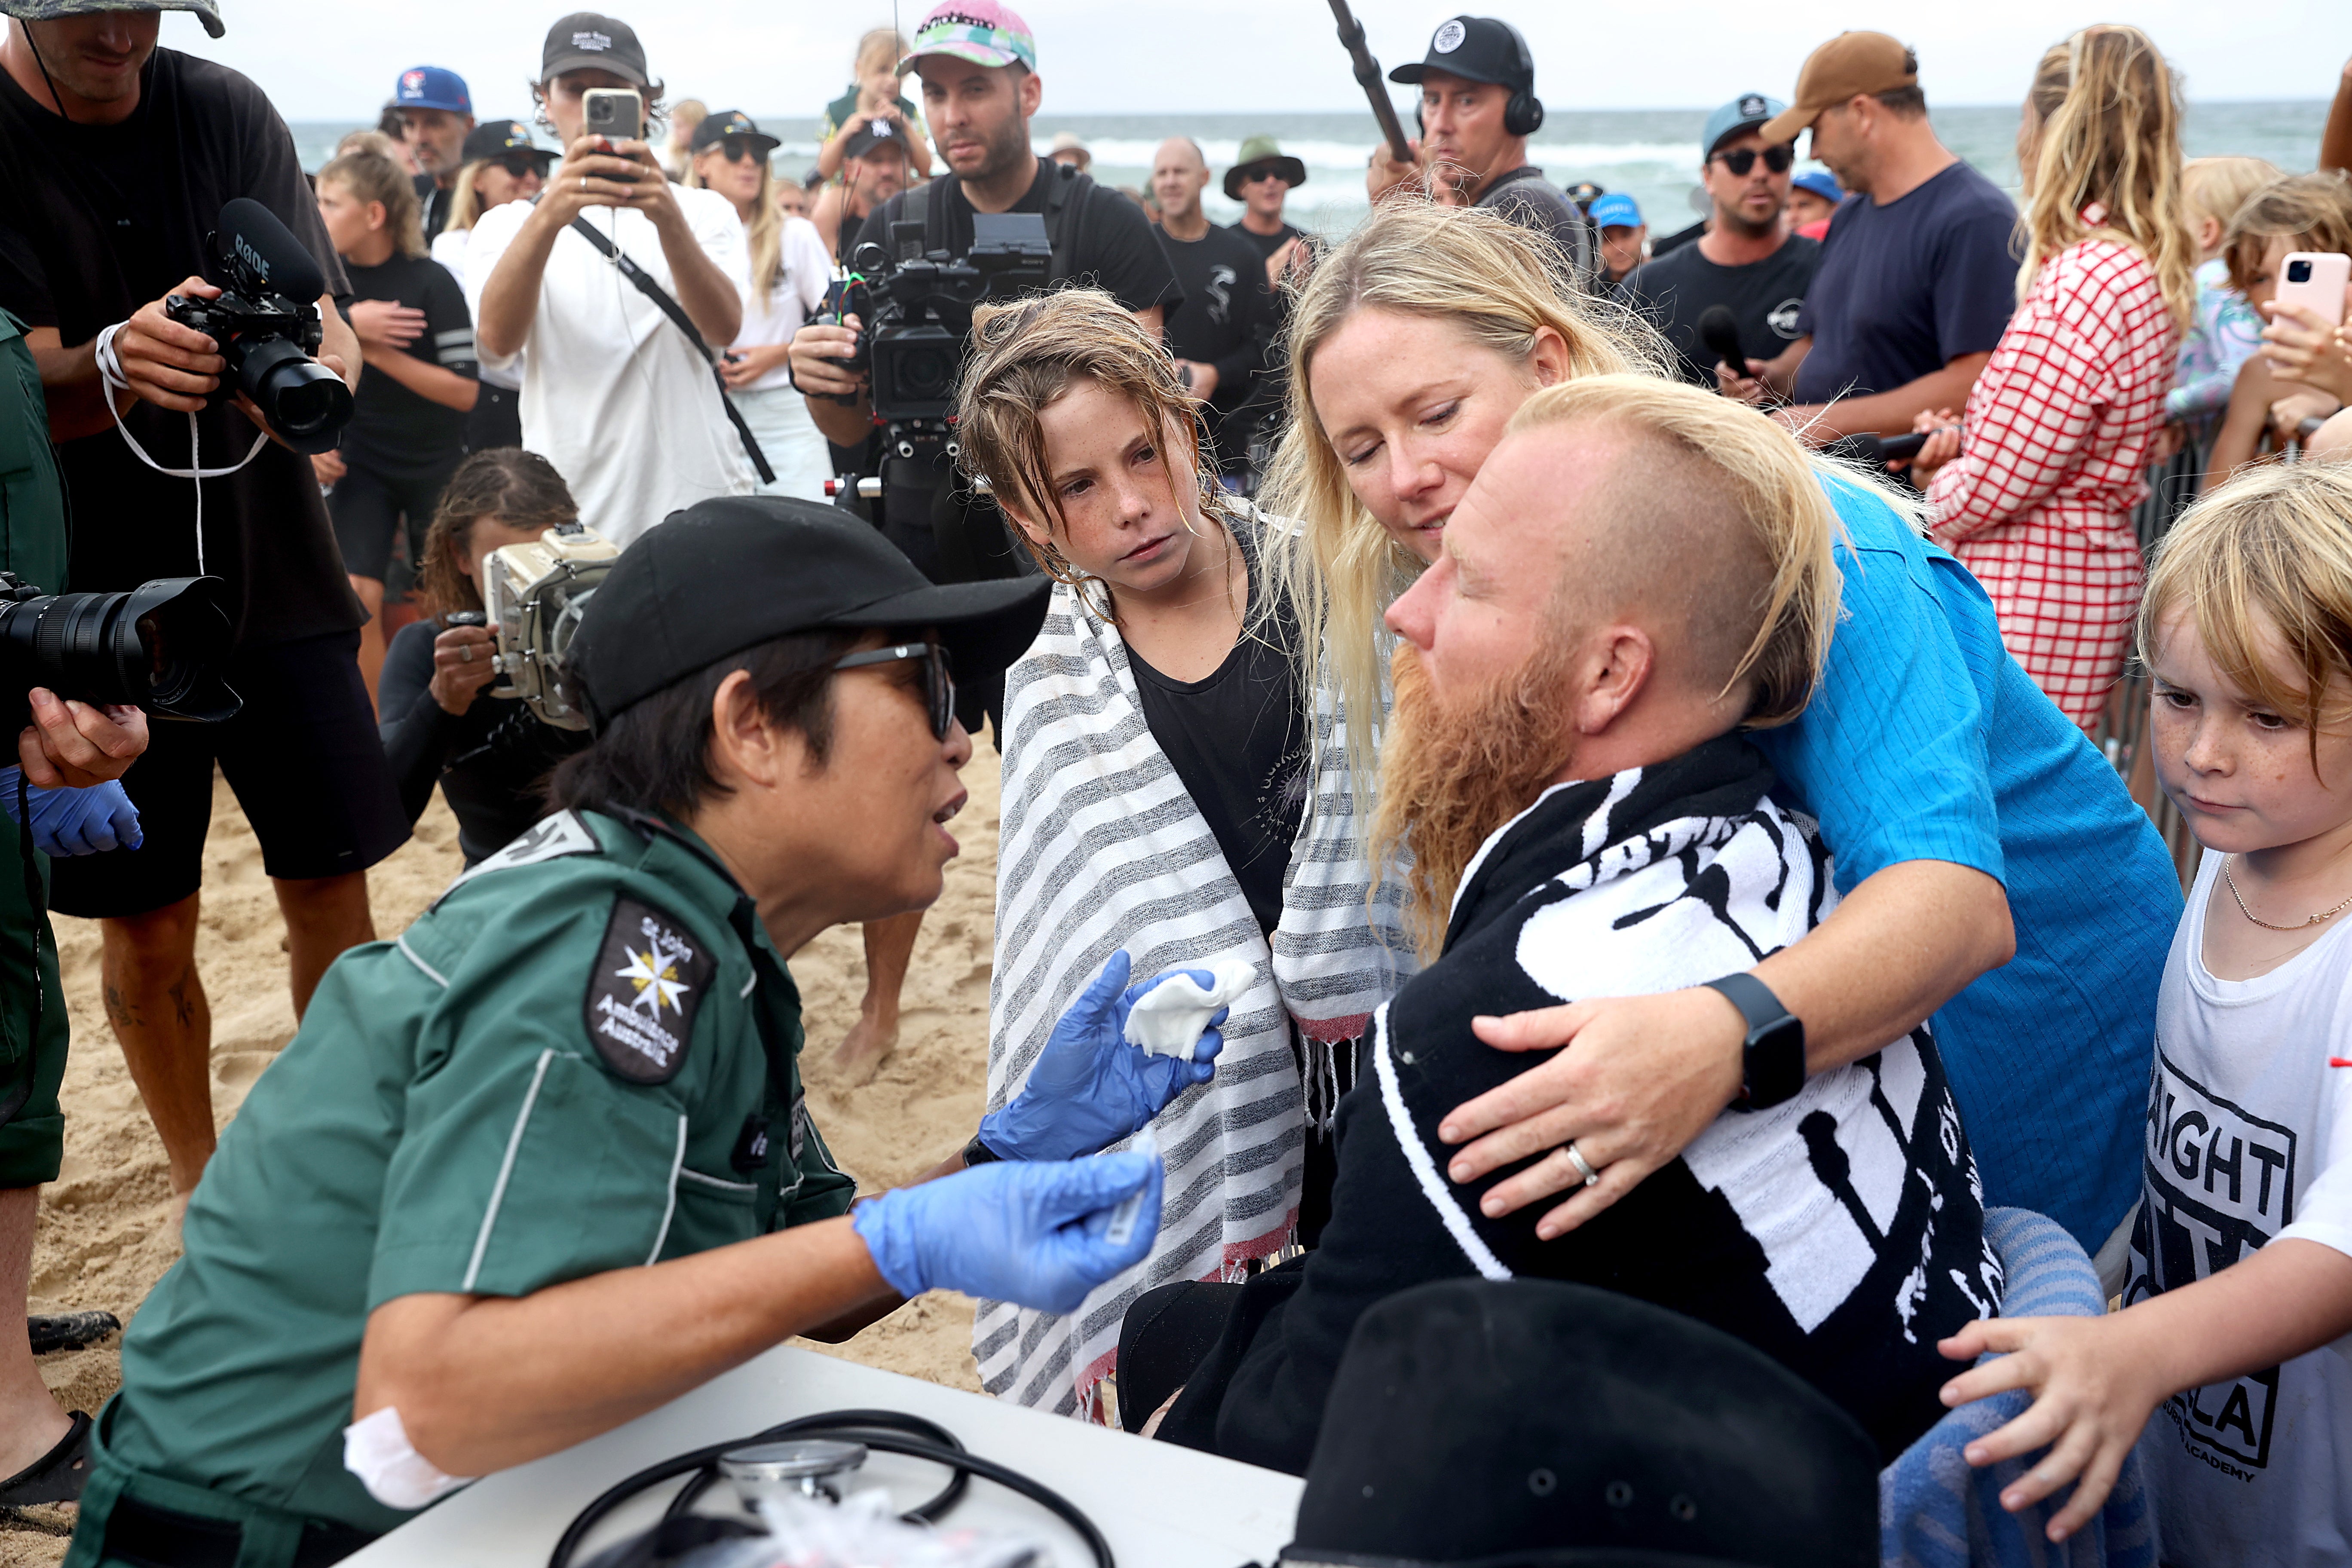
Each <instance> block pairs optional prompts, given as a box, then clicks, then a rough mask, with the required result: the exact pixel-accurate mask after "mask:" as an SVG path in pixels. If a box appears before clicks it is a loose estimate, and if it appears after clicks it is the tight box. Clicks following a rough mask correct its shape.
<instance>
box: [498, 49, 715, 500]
mask: <svg viewBox="0 0 2352 1568" xmlns="http://www.w3.org/2000/svg"><path fill="white" fill-rule="evenodd" d="M534 90H535V91H536V92H537V94H538V97H539V104H540V116H541V120H542V121H543V122H545V123H546V124H548V125H549V126H551V128H552V129H553V131H554V132H555V135H556V139H557V140H558V141H559V142H562V145H563V161H562V163H558V164H557V165H556V166H555V169H554V171H553V172H552V173H551V174H549V175H548V178H547V183H546V184H545V185H544V186H543V187H542V188H541V192H540V195H539V199H538V201H537V202H536V203H528V202H509V204H507V205H505V206H502V207H499V208H498V209H496V210H495V211H493V212H490V213H488V214H487V215H485V216H483V218H482V219H481V221H480V222H478V223H477V224H476V225H475V226H474V238H473V241H472V243H471V244H470V245H469V246H467V251H466V294H467V304H468V305H469V306H470V307H471V308H472V310H473V313H474V341H475V346H476V349H477V351H478V353H479V354H480V363H481V366H482V368H483V369H484V370H487V371H498V370H502V369H505V368H506V367H507V366H509V365H511V364H512V363H515V360H516V358H517V356H521V358H522V360H523V378H522V444H523V445H524V446H525V447H528V448H530V450H531V451H534V452H537V453H539V454H541V456H542V457H544V458H547V460H548V461H549V462H551V463H552V464H554V465H555V468H556V469H557V471H558V472H560V473H562V475H563V476H564V477H565V478H566V479H568V480H569V481H570V482H571V485H572V493H573V495H574V496H575V497H576V498H577V499H578V500H579V502H580V516H581V520H582V521H584V522H585V523H587V524H588V526H589V527H591V528H593V529H594V530H595V531H597V532H598V533H601V534H603V535H604V537H605V538H607V539H610V540H611V541H613V542H614V543H615V544H626V543H627V542H629V541H631V540H633V539H635V537H636V536H637V535H638V534H640V533H642V532H644V531H646V529H647V528H650V527H652V526H653V525H654V524H655V523H657V522H659V521H661V520H662V519H663V518H664V517H667V515H668V514H669V513H671V512H673V511H676V510H679V509H681V508H684V507H688V506H691V505H693V504H694V503H695V502H696V501H698V500H707V499H709V498H710V497H713V496H723V495H748V494H750V493H751V489H752V486H753V483H754V477H755V476H754V472H753V468H752V465H751V462H750V461H749V460H748V459H747V455H746V449H745V445H744V441H743V437H740V435H738V433H737V431H736V429H735V428H734V427H733V426H732V423H731V421H730V410H729V408H728V406H727V404H726V402H725V400H724V395H723V394H722V393H721V391H720V390H719V383H718V381H717V380H716V378H715V377H714V375H713V374H712V371H711V368H710V361H709V354H708V353H707V352H706V351H707V346H708V345H724V344H727V343H731V342H734V341H735V339H736V336H737V334H738V333H739V332H740V331H741V329H742V325H743V292H744V290H745V289H747V288H748V287H749V282H750V268H749V254H748V251H747V249H746V247H745V241H744V237H743V222H742V219H741V218H740V217H739V216H737V215H736V212H735V206H734V204H733V203H731V202H730V201H729V200H728V199H727V198H726V197H725V196H722V195H719V193H718V192H716V191H707V190H688V189H687V188H686V187H684V186H682V185H677V184H671V183H670V181H669V180H668V179H667V178H666V177H665V176H664V175H663V174H662V171H661V164H660V163H659V162H658V160H657V159H656V155H655V153H654V149H653V148H652V146H651V145H649V144H648V143H647V142H646V124H647V121H648V117H649V116H650V115H651V114H653V113H655V112H656V111H657V110H658V109H659V107H660V103H661V97H662V87H661V84H660V83H659V82H656V81H655V80H654V79H652V78H651V76H650V75H649V74H648V73H647V71H646V52H645V48H644V47H643V46H642V45H640V44H639V43H638V42H637V35H636V33H635V30H634V29H632V28H631V27H630V26H629V25H628V24H627V23H625V22H623V21H619V20H617V19H615V18H614V17H611V16H598V15H596V14H595V13H594V12H592V11H581V12H576V13H574V14H573V15H572V16H566V17H564V18H563V19H562V21H560V22H558V23H556V24H555V26H552V27H551V28H549V29H548V33H547V42H546V45H545V47H544V48H543V49H542V51H541V63H540V72H539V80H538V84H537V86H536V88H535V89H534ZM615 252H617V254H618V255H619V256H621V257H624V258H626V259H627V261H628V263H629V264H630V267H629V268H623V267H621V266H620V265H619V264H617V263H616V262H615V261H614V260H612V259H610V258H611V256H612V255H613V254H614V253H615ZM632 268H633V269H634V270H631V269H632ZM633 285H634V286H633ZM648 285H650V286H651V287H650V288H648ZM656 292H657V293H658V298H656ZM689 329H690V330H691V333H692V335H691V336H689V335H688V333H689ZM526 350H527V351H528V353H526V352H525V351H526Z"/></svg>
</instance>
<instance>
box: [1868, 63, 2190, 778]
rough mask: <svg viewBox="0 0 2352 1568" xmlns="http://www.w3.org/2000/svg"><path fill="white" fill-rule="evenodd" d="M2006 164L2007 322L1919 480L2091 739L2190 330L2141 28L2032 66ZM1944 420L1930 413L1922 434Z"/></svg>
mask: <svg viewBox="0 0 2352 1568" xmlns="http://www.w3.org/2000/svg"><path fill="white" fill-rule="evenodd" d="M2018 166H2019V168H2020V169H2021V171H2022V172H2023V173H2024V177H2025V187H2026V195H2027V202H2028V205H2027V207H2026V211H2025V214H2024V216H2022V217H2021V219H2020V220H2019V227H2020V230H2021V234H2022V236H2023V239H2024V249H2025V261H2024V265H2023V266H2022V267H2021V268H2020V269H2019V271H2018V280H2017V292H2018V308H2017V314H2016V315H2015V316H2014V317H2012V318H2011V321H2010V323H2009V330H2008V331H2005V332H2003V333H2002V334H2001V339H2000V346H1999V347H1998V348H1996V349H1994V350H1993V354H1992V358H1991V360H1990V361H1989V362H1988V363H1986V365H1985V368H1984V371H1983V373H1982V374H1979V376H1978V377H1977V381H1976V385H1975V387H1974V388H1973V389H1971V390H1970V392H1969V406H1968V415H1967V421H1966V424H1965V426H1963V427H1961V428H1960V429H1958V431H1947V433H1946V434H1944V435H1943V436H1941V437H1938V438H1936V439H1933V440H1931V441H1930V442H1929V443H1928V447H1927V450H1925V451H1923V452H1922V453H1921V454H1920V459H1919V461H1918V463H1917V464H1916V465H1915V466H1914V468H1913V469H1912V479H1913V480H1914V482H1916V483H1917V484H1918V485H1920V486H1921V487H1922V488H1924V489H1926V490H1927V506H1928V510H1929V512H1930V516H1931V522H1932V525H1933V527H1934V530H1935V536H1936V542H1937V543H1939V544H1941V545H1943V546H1944V547H1945V548H1946V549H1948V550H1949V551H1951V552H1952V553H1954V554H1955V555H1957V556H1958V557H1959V559H1960V561H1961V562H1962V563H1964V564H1965V565H1967V567H1968V568H1969V571H1971V572H1973V573H1975V574H1976V575H1977V579H1978V581H1979V582H1981V583H1982V584H1984V585H1985V590H1986V592H1988V593H1990V595H1992V602H1993V608H1994V610H1995V611H1996V612H1997V613H1998V614H1999V615H2000V628H2001V637H2002V640H2003V641H2004V642H2005V643H2006V644H2007V645H2008V647H2009V650H2010V652H2011V653H2012V654H2014V655H2015V656H2016V658H2017V661H2018V663H2020V664H2021V665H2023V666H2024V667H2025V672H2026V673H2027V674H2028V675H2031V676H2032V677H2033V679H2034V682H2035V684H2037V685H2039V686H2040V687H2041V688H2042V689H2043V690H2044V691H2046V692H2048V693H2049V694H2050V698H2051V700H2053V701H2054V702H2056V703H2057V704H2058V706H2059V707H2060V708H2061V709H2063V710H2064V711H2065V713H2066V716H2067V717H2068V718H2070V719H2072V720H2074V722H2075V723H2077V724H2080V725H2081V726H2082V727H2083V728H2084V731H2090V730H2092V729H2094V728H2095V727H2096V726H2097V724H2098V722H2099V718H2100V715H2101V714H2103V713H2104V712H2105V710H2106V706H2107V697H2108V693H2109V691H2110V689H2112V688H2113V687H2114V685H2115V683H2116V679H2117V678H2119V677H2120V676H2121V675H2122V674H2123V668H2124V651H2125V645H2126V642H2127V641H2128V640H2129V638H2130V635H2131V620H2132V613H2133V612H2134V611H2135V610H2136V609H2137V607H2138V605H2139V589H2140V578H2141V575H2142V565H2141V561H2140V553H2139V539H2138V535H2137V533H2136V532H2135V531H2134V530H2133V527H2132V521H2131V512H2132V508H2133V507H2135V506H2137V504H2138V503H2139V501H2140V499H2141V498H2142V497H2144V496H2145V495H2147V482H2146V480H2145V479H2143V478H2142V476H2143V475H2144V474H2145V473H2146V471H2147V466H2148V463H2149V461H2150V460H2151V459H2152V458H2154V457H2155V456H2156V453H2157V449H2158V438H2159V437H2160V436H2161V435H2162V433H2163V429H2164V424H2165V406H2164V399H2165V394H2166V393H2168V392H2169V391H2170V390H2171V389H2172V379H2173V370H2174V366H2175V363H2176V362H2177V360H2178V357H2179V348H2180V340H2181V334H2182V333H2183V332H2185V331H2187V330H2188V329H2189V327H2190V326H2191V325H2192V324H2194V323H2195V321H2196V320H2197V260H2198V257H2197V241H2196V237H2195V236H2194V235H2193V234H2192V232H2191V230H2190V226H2189V211H2188V207H2187V205H2186V204H2185V202H2184V201H2183V200H2182V197H2181V186H2180V169H2181V158H2180V102H2179V89H2178V87H2177V84H2176V83H2175V82H2174V80H2173V76H2172V69H2171V68H2170V67H2169V66H2168V65H2166V64H2165V60H2164V57H2163V56H2162V55H2160V54H2158V52H2157V48H2156V46H2155V45H2154V44H2152V43H2150V42H2149V41H2148V38H2147V34H2145V33H2142V32H2141V31H2140V30H2139V29H2138V28H2137V27H2123V26H2095V27H2085V28H2084V29H2083V30H2082V31H2081V32H2079V33H2077V34H2075V35H2074V37H2071V38H2069V39H2067V40H2066V41H2065V42H2064V43H2063V44H2060V45H2058V46H2056V47H2053V48H2052V49H2051V50H2050V51H2049V53H2047V54H2045V55H2044V56H2042V64H2041V67H2040V68H2038V69H2037V70H2036V71H2035V72H2034V76H2033V88H2032V91H2031V92H2030V93H2029V94H2028V95H2027V98H2026V101H2025V110H2024V114H2023V118H2022V123H2021V128H2020V130H2019V132H2018ZM1956 420H1957V416H1955V415H1954V414H1953V413H1952V411H1951V410H1949V409H1940V410H1937V411H1935V412H1933V413H1923V414H1922V415H1921V416H1919V422H1918V428H1919V429H1922V430H1937V429H1939V428H1943V427H1945V426H1951V425H1953V424H1954V423H1955V422H1956Z"/></svg>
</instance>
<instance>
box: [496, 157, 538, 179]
mask: <svg viewBox="0 0 2352 1568" xmlns="http://www.w3.org/2000/svg"><path fill="white" fill-rule="evenodd" d="M491 162H493V163H497V164H498V166H499V168H501V169H504V170H505V171H506V172H507V173H508V174H512V175H513V176H514V177H515V178H516V179H518V180H520V179H521V178H523V177H524V176H525V175H527V174H537V173H539V160H538V159H537V158H536V157H534V156H532V155H531V154H530V153H500V154H499V156H498V157H496V158H494V159H492V160H491Z"/></svg>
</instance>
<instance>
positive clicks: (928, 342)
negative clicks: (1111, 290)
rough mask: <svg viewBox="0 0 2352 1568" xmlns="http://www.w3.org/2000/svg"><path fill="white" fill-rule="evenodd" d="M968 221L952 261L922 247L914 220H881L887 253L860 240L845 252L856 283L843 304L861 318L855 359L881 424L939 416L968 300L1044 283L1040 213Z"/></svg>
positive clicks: (965, 331) (965, 334) (1046, 251)
mask: <svg viewBox="0 0 2352 1568" xmlns="http://www.w3.org/2000/svg"><path fill="white" fill-rule="evenodd" d="M971 226H972V236H971V238H972V244H971V255H969V256H967V257H964V258H961V259H956V258H950V256H949V255H948V253H947V252H946V251H944V250H934V251H931V252H929V253H928V254H926V253H925V251H924V250H923V226H922V225H921V224H919V223H896V224H892V225H891V226H890V238H891V242H892V244H893V245H894V246H895V247H897V250H898V255H897V256H895V257H894V256H891V255H890V254H888V253H887V252H886V251H885V250H884V249H883V248H882V247H880V246H878V245H875V244H872V243H870V242H869V243H867V244H865V245H861V246H859V247H857V250H856V254H855V255H854V256H853V257H852V258H851V262H850V265H851V267H852V268H853V269H854V270H855V271H856V273H857V275H858V281H857V282H856V283H855V284H853V285H852V287H851V289H850V291H849V295H848V299H847V301H846V305H845V308H846V309H848V310H855V311H856V312H857V316H858V320H860V321H863V322H864V323H865V332H864V335H863V337H862V339H861V341H860V344H859V350H860V352H859V356H858V357H859V359H860V360H861V361H863V362H864V363H865V366H866V371H867V372H868V374H869V375H870V377H871V380H872V385H873V399H874V414H875V416H876V417H877V418H878V419H880V420H882V421H883V422H884V423H886V424H890V425H899V424H904V423H907V422H909V421H913V420H938V421H943V420H945V419H946V418H947V416H948V413H949V411H950V408H952V407H953V406H954V403H955V383H956V373H957V371H958V370H959V369H961V366H962V364H963V352H964V342H965V340H966V339H968V338H969V337H970V336H971V310H972V307H973V306H974V305H977V304H979V303H980V302H981V301H982V300H986V299H990V298H995V299H1000V300H1004V299H1012V298H1013V297H1014V296H1016V295H1020V294H1025V293H1032V292H1034V291H1036V290H1038V289H1043V288H1045V283H1046V279H1047V277H1048V275H1049V274H1050V272H1051V271H1052V268H1053V261H1054V246H1053V242H1052V241H1051V240H1049V239H1048V238H1047V237H1046V236H1045V218H1044V216H1041V215H1039V214H1037V213H974V214H973V215H972V225H971Z"/></svg>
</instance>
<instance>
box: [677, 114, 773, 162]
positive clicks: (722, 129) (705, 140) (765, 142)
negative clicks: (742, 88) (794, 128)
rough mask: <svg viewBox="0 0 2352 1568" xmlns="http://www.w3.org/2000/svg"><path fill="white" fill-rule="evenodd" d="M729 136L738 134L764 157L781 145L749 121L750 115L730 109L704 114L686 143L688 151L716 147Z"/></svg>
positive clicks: (696, 151)
mask: <svg viewBox="0 0 2352 1568" xmlns="http://www.w3.org/2000/svg"><path fill="white" fill-rule="evenodd" d="M730 136H740V137H742V138H744V139H745V140H746V141H748V142H751V144H752V145H753V146H754V147H757V148H758V149H759V150H760V156H761V157H762V158H764V157H766V156H767V155H768V154H769V153H772V152H774V151H775V150H776V149H777V148H779V147H781V146H782V145H783V143H782V142H780V141H778V140H777V139H776V138H774V137H773V136H771V135H769V134H768V133H767V132H764V131H762V130H761V129H760V128H759V127H758V126H757V125H754V124H753V123H752V122H751V116H750V115H748V114H746V113H744V112H743V111H742V110H740V109H730V110H725V111H724V112H722V113H719V114H706V115H704V116H703V117H702V123H701V124H699V125H698V126H696V127H695V128H694V137H693V139H692V140H691V141H689V142H688V143H687V150H688V152H693V153H699V152H701V151H702V150H703V149H704V148H706V147H716V146H718V145H719V143H720V142H724V141H725V140H727V138H729V137H730Z"/></svg>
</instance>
